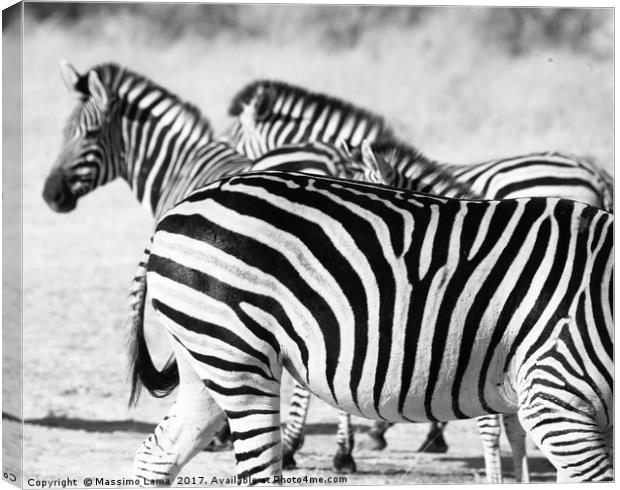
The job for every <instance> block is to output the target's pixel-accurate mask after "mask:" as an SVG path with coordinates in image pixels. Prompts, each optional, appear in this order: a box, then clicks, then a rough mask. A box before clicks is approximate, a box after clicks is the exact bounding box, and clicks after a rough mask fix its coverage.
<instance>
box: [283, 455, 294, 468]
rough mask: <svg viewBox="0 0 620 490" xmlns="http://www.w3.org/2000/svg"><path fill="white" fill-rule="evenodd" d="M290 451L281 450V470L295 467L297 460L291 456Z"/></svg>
mask: <svg viewBox="0 0 620 490" xmlns="http://www.w3.org/2000/svg"><path fill="white" fill-rule="evenodd" d="M293 454H294V453H293V452H292V451H282V469H283V470H294V469H295V468H297V462H296V461H295V458H294V457H293Z"/></svg>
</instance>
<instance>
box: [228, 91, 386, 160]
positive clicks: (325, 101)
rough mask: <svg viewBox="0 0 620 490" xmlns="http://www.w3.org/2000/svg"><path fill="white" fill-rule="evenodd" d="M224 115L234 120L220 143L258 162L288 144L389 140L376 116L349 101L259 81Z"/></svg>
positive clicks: (383, 125) (381, 122)
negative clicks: (270, 152)
mask: <svg viewBox="0 0 620 490" xmlns="http://www.w3.org/2000/svg"><path fill="white" fill-rule="evenodd" d="M229 114H230V115H231V116H234V117H236V120H235V121H234V122H233V124H232V126H231V127H230V128H229V130H228V131H227V132H226V133H224V135H223V136H222V138H223V139H224V140H225V141H228V142H229V143H230V144H231V145H232V146H233V147H234V148H236V149H237V150H238V151H239V152H240V153H242V154H244V155H247V156H248V157H250V158H253V159H254V158H258V157H260V156H262V155H263V154H264V153H265V152H267V151H269V150H270V149H273V148H276V147H279V146H282V145H285V144H291V143H302V142H308V141H323V142H326V143H331V144H336V143H337V142H339V141H345V142H347V143H348V144H350V145H351V146H358V145H360V144H361V143H362V141H363V140H365V139H368V140H370V141H375V140H377V139H390V138H392V137H393V132H392V130H391V128H389V127H388V125H387V124H386V123H385V121H384V119H383V118H382V117H381V116H378V115H376V114H373V113H372V112H370V111H367V110H365V109H362V108H359V107H357V106H355V105H353V104H351V103H349V102H345V101H343V100H341V99H338V98H336V97H331V96H328V95H324V94H321V93H317V92H312V91H309V90H306V89H304V88H301V87H298V86H295V85H290V84H287V83H284V82H278V81H270V80H258V81H255V82H253V83H251V84H249V85H247V86H246V87H244V88H243V89H242V90H241V91H240V92H239V93H238V94H236V95H235V97H234V98H233V101H232V103H231V106H230V109H229Z"/></svg>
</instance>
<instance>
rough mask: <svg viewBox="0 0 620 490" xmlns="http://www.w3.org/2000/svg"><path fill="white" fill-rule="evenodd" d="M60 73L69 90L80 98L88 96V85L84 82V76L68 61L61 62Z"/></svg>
mask: <svg viewBox="0 0 620 490" xmlns="http://www.w3.org/2000/svg"><path fill="white" fill-rule="evenodd" d="M60 75H61V76H62V80H63V82H65V85H66V86H67V89H68V90H69V92H70V93H71V94H72V95H73V96H74V97H77V98H78V99H85V98H86V97H88V86H87V85H86V84H85V83H84V77H83V76H82V75H80V74H79V73H78V71H77V70H76V69H75V68H74V67H73V65H72V64H71V63H69V62H68V61H65V60H62V61H61V62H60Z"/></svg>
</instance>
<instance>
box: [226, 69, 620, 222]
mask: <svg viewBox="0 0 620 490" xmlns="http://www.w3.org/2000/svg"><path fill="white" fill-rule="evenodd" d="M349 105H350V104H348V103H347V102H345V101H342V100H340V99H337V98H335V97H330V96H327V95H323V94H318V93H315V92H312V91H309V90H306V89H304V88H302V87H298V86H295V85H291V84H287V83H285V82H279V81H270V80H257V81H254V82H252V83H250V84H249V85H247V86H246V87H244V88H243V89H241V90H240V91H239V92H238V93H237V94H235V95H234V97H233V101H232V103H231V105H230V108H229V115H231V116H233V117H234V118H235V119H234V121H233V122H232V124H231V126H230V128H229V129H228V130H227V131H226V132H225V133H224V135H223V136H222V137H221V139H222V140H224V141H227V142H229V143H230V144H231V146H233V147H234V148H236V149H237V150H238V151H239V152H240V153H242V154H244V155H248V156H249V157H251V158H257V157H260V156H261V155H262V154H264V153H265V152H266V151H268V150H270V149H273V148H276V147H277V146H281V145H283V144H291V143H300V142H304V141H314V140H320V141H325V142H327V143H335V142H336V141H338V140H344V141H345V142H346V143H348V144H349V146H351V147H359V146H360V145H361V142H362V141H363V140H364V139H371V140H373V141H383V142H385V145H384V146H383V148H382V152H381V153H382V154H384V158H385V159H386V161H388V163H390V164H392V165H393V166H394V168H395V170H396V173H395V174H394V175H392V177H393V178H394V179H395V180H394V185H396V186H398V187H407V186H408V185H411V182H412V181H415V180H416V179H417V178H418V177H419V176H420V175H423V176H425V177H427V178H428V177H431V178H432V176H433V174H434V173H436V172H437V171H438V170H443V171H445V172H447V173H449V174H451V175H452V177H454V178H455V179H456V180H457V181H458V182H461V183H463V184H466V185H467V186H469V188H470V189H471V190H472V191H473V192H474V193H476V194H478V195H480V196H489V198H493V199H506V198H514V197H561V198H564V199H571V200H575V201H581V202H584V203H588V204H591V205H594V206H598V207H601V208H603V209H607V210H609V211H611V210H613V183H612V178H611V177H610V176H609V175H608V174H607V173H606V172H605V171H603V170H601V169H598V168H596V167H595V166H594V165H593V164H591V163H590V162H588V161H587V160H586V159H584V158H579V157H577V156H574V155H570V154H568V153H561V152H549V151H546V152H533V153H529V154H526V155H520V156H515V157H508V158H500V159H494V160H488V161H484V162H481V163H471V164H453V163H439V162H434V161H432V160H430V159H429V158H427V157H426V156H424V155H423V154H422V153H421V152H420V151H419V150H417V149H415V148H414V147H412V146H409V147H408V148H405V151H404V152H401V151H400V150H401V149H402V147H403V143H402V142H400V141H399V139H398V138H397V137H396V136H395V135H394V132H393V130H392V129H391V128H390V127H388V126H387V125H386V123H385V120H384V118H382V117H380V116H378V115H375V114H372V113H368V112H367V113H365V114H364V113H363V112H361V110H358V112H357V113H356V114H360V115H365V116H366V118H365V123H364V125H362V124H358V125H357V127H355V126H350V124H353V122H354V121H355V119H354V118H345V117H343V116H342V113H343V112H345V111H346V109H345V108H347V107H348V106H349ZM375 121H376V122H375ZM347 123H348V124H347ZM351 128H356V129H355V130H353V129H351ZM364 130H366V132H368V133H369V134H372V135H373V137H372V138H366V137H364ZM404 146H407V145H406V144H404ZM390 150H393V151H394V152H395V154H393V155H390V154H389V152H390ZM410 188H412V187H410ZM416 189H417V188H416ZM417 190H420V191H422V192H423V190H422V189H417Z"/></svg>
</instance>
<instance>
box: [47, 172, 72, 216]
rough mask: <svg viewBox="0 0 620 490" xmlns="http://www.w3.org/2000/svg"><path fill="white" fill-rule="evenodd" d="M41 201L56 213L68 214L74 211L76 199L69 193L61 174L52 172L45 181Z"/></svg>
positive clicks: (69, 190)
mask: <svg viewBox="0 0 620 490" xmlns="http://www.w3.org/2000/svg"><path fill="white" fill-rule="evenodd" d="M43 199H44V200H45V202H46V203H47V205H48V206H49V207H50V208H51V209H52V210H53V211H56V212H57V213H68V212H70V211H73V210H74V209H75V206H76V205H77V198H76V197H75V196H74V195H73V193H72V192H71V189H70V188H69V186H68V185H67V182H66V181H65V178H64V176H63V175H62V173H61V172H53V173H52V174H50V175H49V176H48V178H47V179H46V180H45V186H44V187H43Z"/></svg>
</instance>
